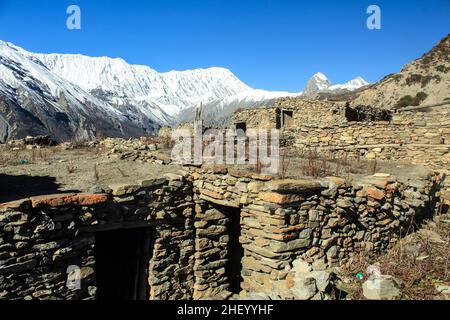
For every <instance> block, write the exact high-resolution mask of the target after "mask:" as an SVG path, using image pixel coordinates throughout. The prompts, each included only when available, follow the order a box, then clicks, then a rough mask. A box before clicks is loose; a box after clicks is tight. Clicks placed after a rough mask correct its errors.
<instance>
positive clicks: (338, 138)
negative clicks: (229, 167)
mask: <svg viewBox="0 0 450 320" xmlns="http://www.w3.org/2000/svg"><path fill="white" fill-rule="evenodd" d="M347 108H348V106H347V105H346V104H343V103H337V102H326V101H311V100H304V99H299V98H283V99H278V100H277V101H276V103H275V105H274V106H273V107H269V108H261V109H252V110H242V111H240V112H237V113H236V114H235V115H234V117H233V123H234V124H236V123H238V122H245V123H246V124H247V128H248V129H255V128H275V127H276V125H277V116H276V114H277V110H293V119H292V125H291V126H289V127H282V126H281V128H282V129H283V130H282V137H281V142H280V145H281V146H284V147H285V148H286V151H288V152H293V153H301V152H303V151H305V150H311V149H313V150H315V151H317V152H318V153H323V154H324V153H328V154H329V153H333V155H334V156H339V155H344V154H345V155H347V156H348V155H349V156H352V157H363V158H366V159H368V160H374V159H377V160H390V161H397V162H408V163H411V162H412V163H414V164H425V165H431V166H434V167H440V168H444V169H450V106H449V105H442V106H437V107H430V108H425V109H417V110H410V111H404V112H398V113H395V114H393V115H391V119H390V120H389V121H371V120H370V118H371V117H372V116H374V115H373V114H372V113H371V114H370V117H368V119H369V120H367V119H366V120H364V121H358V122H356V121H349V119H347V116H346V114H347V111H348V110H347ZM367 108H368V107H366V109H367ZM369 109H370V108H369ZM364 110H365V109H364ZM278 112H279V111H278ZM367 112H369V113H370V110H369V111H367ZM375 118H376V117H375Z"/></svg>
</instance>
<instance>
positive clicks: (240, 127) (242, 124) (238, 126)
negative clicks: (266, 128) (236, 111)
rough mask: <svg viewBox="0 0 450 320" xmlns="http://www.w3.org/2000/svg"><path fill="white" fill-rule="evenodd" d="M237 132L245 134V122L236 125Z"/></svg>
mask: <svg viewBox="0 0 450 320" xmlns="http://www.w3.org/2000/svg"><path fill="white" fill-rule="evenodd" d="M237 130H242V131H244V132H247V124H246V123H245V122H239V123H236V131H237Z"/></svg>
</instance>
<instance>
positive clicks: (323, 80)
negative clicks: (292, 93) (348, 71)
mask: <svg viewBox="0 0 450 320" xmlns="http://www.w3.org/2000/svg"><path fill="white" fill-rule="evenodd" d="M368 84H369V83H368V82H367V81H366V80H364V79H363V78H362V77H360V76H359V77H357V78H355V79H353V80H350V81H348V82H346V83H344V84H335V85H332V83H331V81H330V80H328V78H327V77H326V76H325V75H324V74H323V73H321V72H318V73H316V74H315V75H313V76H312V77H311V78H310V79H309V81H308V83H307V84H306V88H305V90H304V91H303V95H305V96H307V97H313V96H315V95H316V94H317V93H319V92H338V91H343V90H348V91H353V90H356V89H359V88H361V87H364V86H366V85H368Z"/></svg>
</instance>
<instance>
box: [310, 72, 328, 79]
mask: <svg viewBox="0 0 450 320" xmlns="http://www.w3.org/2000/svg"><path fill="white" fill-rule="evenodd" d="M313 78H315V79H317V80H319V81H329V80H328V78H327V77H326V76H325V75H324V74H323V73H322V72H317V73H316V74H315V75H313Z"/></svg>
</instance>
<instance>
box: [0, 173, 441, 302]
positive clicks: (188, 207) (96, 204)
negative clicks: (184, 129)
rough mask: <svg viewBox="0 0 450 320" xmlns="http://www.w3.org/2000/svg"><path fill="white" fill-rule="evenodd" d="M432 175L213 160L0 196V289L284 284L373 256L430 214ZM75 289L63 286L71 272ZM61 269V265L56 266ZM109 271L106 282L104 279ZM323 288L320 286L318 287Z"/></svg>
mask: <svg viewBox="0 0 450 320" xmlns="http://www.w3.org/2000/svg"><path fill="white" fill-rule="evenodd" d="M442 181H443V175H439V174H436V173H434V172H430V173H429V174H427V175H425V176H423V177H422V178H421V179H417V180H413V181H405V182H400V181H397V179H396V178H395V177H392V176H388V175H376V176H370V177H365V178H361V179H359V180H357V181H346V180H343V179H340V178H332V177H330V178H324V179H318V180H315V179H311V180H280V181H277V180H272V177H270V176H261V175H252V174H248V173H240V172H235V171H234V170H232V169H227V168H225V167H211V168H203V169H199V168H193V169H191V170H190V172H188V171H184V172H180V174H168V175H167V176H166V177H164V178H161V179H157V180H147V181H146V180H143V181H140V182H137V183H136V184H131V185H130V184H126V185H124V184H121V185H112V186H110V190H108V191H107V192H106V193H102V194H64V195H46V196H40V197H32V198H28V199H23V200H20V201H16V202H12V203H7V204H2V205H1V206H0V208H1V209H0V298H2V299H49V298H53V299H95V298H99V299H103V298H110V297H116V298H117V297H120V298H127V299H200V298H209V297H222V298H225V297H227V296H228V295H230V294H231V293H236V294H239V293H240V294H241V295H242V296H246V295H247V294H249V293H254V292H262V291H267V290H269V291H272V292H276V293H277V294H279V295H280V296H281V297H284V298H302V297H301V296H297V295H296V294H295V293H293V292H292V291H290V288H291V287H292V286H293V278H292V273H291V271H290V268H291V266H292V264H293V262H294V261H295V260H296V259H297V258H299V257H302V258H304V259H305V260H306V261H308V262H310V263H312V264H313V265H314V266H315V267H316V268H325V267H326V266H332V265H336V264H339V263H341V262H343V261H346V260H347V259H349V258H350V257H352V256H353V255H354V254H355V253H356V252H361V251H364V252H367V253H368V254H375V253H378V252H381V251H382V250H384V249H386V248H387V247H388V246H389V245H390V244H392V243H393V242H394V241H395V240H396V239H397V238H398V237H400V236H402V235H404V234H406V232H407V231H408V230H409V229H410V228H411V226H412V221H418V220H421V219H423V218H425V217H427V216H429V215H430V214H432V213H433V212H434V208H435V207H436V202H438V201H439V200H438V198H437V191H438V189H439V188H440V186H441V184H442ZM73 266H76V267H78V268H80V269H79V275H80V277H81V289H80V290H78V289H77V288H71V287H69V288H68V287H67V283H68V282H67V281H68V280H71V279H72V280H73V279H77V277H76V275H77V273H76V272H75V274H73V273H70V271H73V269H71V267H72V268H73ZM68 271H69V273H67V272H68ZM112 279H113V280H112ZM322 289H323V288H322Z"/></svg>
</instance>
